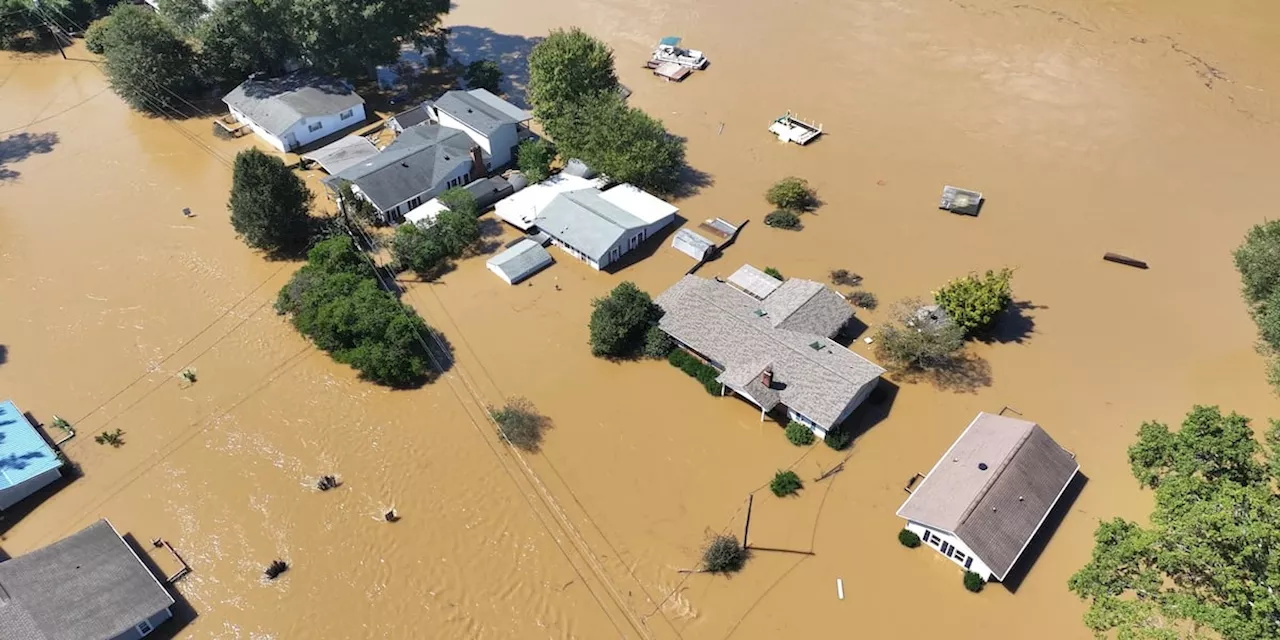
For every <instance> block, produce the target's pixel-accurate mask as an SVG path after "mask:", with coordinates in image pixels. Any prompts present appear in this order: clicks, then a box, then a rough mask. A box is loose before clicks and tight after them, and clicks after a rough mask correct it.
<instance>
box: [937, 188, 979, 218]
mask: <svg viewBox="0 0 1280 640" xmlns="http://www.w3.org/2000/svg"><path fill="white" fill-rule="evenodd" d="M938 208H939V209H945V210H947V211H950V212H951V213H960V214H964V215H967V216H976V215H978V210H979V209H981V208H982V192H981V191H970V190H969V189H961V188H960V187H953V186H951V185H946V186H945V187H943V189H942V200H941V201H940V202H939V203H938Z"/></svg>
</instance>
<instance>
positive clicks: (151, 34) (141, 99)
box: [95, 4, 200, 117]
mask: <svg viewBox="0 0 1280 640" xmlns="http://www.w3.org/2000/svg"><path fill="white" fill-rule="evenodd" d="M105 19H106V20H109V21H110V24H109V25H100V26H99V27H98V29H99V33H98V34H97V35H96V37H95V42H96V43H97V46H100V48H101V49H102V54H103V56H104V57H105V58H106V62H105V64H104V65H103V70H104V71H105V72H106V74H107V79H108V81H109V82H110V83H111V89H112V90H113V91H115V92H116V95H119V96H120V98H121V99H123V100H124V101H125V102H127V103H128V104H129V106H131V107H133V108H134V109H138V110H139V111H146V112H150V113H154V114H156V115H160V116H166V117H168V116H172V115H173V114H175V113H181V107H182V106H183V103H182V99H183V98H185V97H187V96H189V95H190V94H191V93H192V92H193V91H194V90H195V89H197V88H198V87H199V86H200V80H199V78H198V76H197V68H196V67H197V65H196V53H195V51H194V50H193V49H192V48H191V45H190V44H188V43H187V41H186V40H183V39H182V38H181V37H180V36H179V35H178V33H177V32H176V31H175V30H174V28H173V27H172V26H171V25H170V24H169V23H168V22H166V21H164V20H163V19H161V18H160V16H158V15H156V13H155V12H154V11H152V10H151V9H150V8H148V7H143V6H139V5H133V4H120V5H117V6H116V8H115V9H113V10H112V11H111V15H110V16H108V17H107V18H105Z"/></svg>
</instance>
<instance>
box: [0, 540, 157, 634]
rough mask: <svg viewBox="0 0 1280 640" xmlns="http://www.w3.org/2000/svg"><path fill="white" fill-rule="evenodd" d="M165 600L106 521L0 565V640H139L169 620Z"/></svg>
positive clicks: (145, 569) (152, 577) (134, 555)
mask: <svg viewBox="0 0 1280 640" xmlns="http://www.w3.org/2000/svg"><path fill="white" fill-rule="evenodd" d="M172 605H173V597H171V596H170V595H169V592H168V591H165V589H164V587H162V586H160V583H159V582H158V581H157V580H156V578H155V576H154V575H152V573H151V571H150V570H149V569H147V568H146V566H144V565H143V564H142V561H141V560H140V559H139V558H138V556H137V555H136V554H135V553H134V552H133V549H131V548H130V547H129V545H128V544H126V543H125V541H124V540H123V539H122V538H121V537H120V535H119V534H117V533H116V530H115V529H114V528H112V526H111V524H110V523H109V522H107V521H106V520H99V521H98V522H96V523H94V524H92V525H89V527H88V528H86V529H84V530H82V531H80V532H79V533H75V534H72V535H71V536H70V537H67V538H63V539H62V540H59V541H57V542H54V543H53V544H50V545H49V546H47V547H43V548H41V549H37V550H35V551H32V552H31V553H28V554H26V555H23V556H19V557H17V558H14V559H12V560H7V561H5V562H0V638H6V639H8V638H13V639H14V640H18V639H21V640H109V639H114V638H132V637H139V635H140V630H139V629H138V625H140V624H146V625H147V626H146V627H145V628H146V629H147V630H148V632H149V630H150V628H151V627H154V626H155V625H157V624H159V623H160V622H163V621H164V620H166V619H168V618H169V617H170V613H169V607H171V606H172Z"/></svg>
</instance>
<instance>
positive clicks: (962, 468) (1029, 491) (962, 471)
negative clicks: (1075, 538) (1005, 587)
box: [898, 412, 1080, 580]
mask: <svg viewBox="0 0 1280 640" xmlns="http://www.w3.org/2000/svg"><path fill="white" fill-rule="evenodd" d="M1079 472H1080V465H1079V464H1078V463H1077V462H1076V459H1075V456H1074V455H1072V454H1071V453H1070V452H1069V451H1067V450H1066V449H1063V448H1062V447H1061V446H1060V445H1059V444H1058V443H1057V442H1055V441H1054V440H1053V438H1051V437H1049V434H1047V433H1045V431H1044V429H1041V428H1040V425H1037V424H1035V423H1034V422H1028V421H1026V420H1019V419H1016V418H1009V417H1005V416H999V415H995V414H991V413H985V412H983V413H979V414H978V416H977V417H976V418H974V419H973V422H971V423H969V426H968V428H966V429H965V430H964V432H963V433H961V434H960V437H959V438H958V439H957V440H956V441H955V443H953V444H952V445H951V448H950V449H948V450H947V453H946V454H945V455H943V456H942V458H941V459H939V460H938V463H937V464H935V465H934V466H933V469H932V470H930V471H929V474H928V475H927V476H925V478H924V480H923V481H921V483H920V484H919V485H918V486H917V487H916V488H915V490H914V491H912V492H911V496H910V497H908V498H907V501H906V502H904V503H902V506H901V507H899V508H898V517H900V518H904V519H906V521H907V526H906V528H907V529H908V530H910V531H912V532H914V533H915V534H916V535H918V536H920V539H921V540H922V541H923V542H925V543H927V544H928V545H930V546H932V547H933V548H935V549H937V550H938V552H939V553H941V554H942V555H944V556H946V557H947V558H950V559H951V561H952V562H954V563H956V564H958V565H960V566H961V567H963V568H964V569H965V570H967V571H973V572H974V573H977V574H978V575H980V576H982V578H983V579H984V580H991V579H993V578H994V579H997V580H1004V579H1005V576H1007V575H1008V574H1009V571H1010V569H1012V568H1013V566H1014V565H1015V564H1016V563H1017V562H1018V558H1019V557H1021V556H1022V552H1023V551H1025V550H1026V548H1027V545H1028V544H1030V542H1031V539H1032V538H1034V537H1035V535H1036V532H1037V531H1039V530H1040V527H1041V526H1042V525H1043V524H1044V521H1045V519H1046V518H1048V516H1049V514H1050V512H1052V511H1053V508H1054V506H1055V505H1056V504H1057V503H1058V501H1059V499H1061V498H1062V495H1063V493H1065V492H1066V490H1067V487H1068V486H1070V484H1071V481H1072V479H1074V478H1075V476H1076V474H1077V473H1079Z"/></svg>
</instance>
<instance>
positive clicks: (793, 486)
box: [769, 471, 804, 498]
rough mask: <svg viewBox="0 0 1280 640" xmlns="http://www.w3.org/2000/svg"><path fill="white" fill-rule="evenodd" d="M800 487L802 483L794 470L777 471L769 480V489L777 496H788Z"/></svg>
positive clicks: (802, 485) (802, 486)
mask: <svg viewBox="0 0 1280 640" xmlns="http://www.w3.org/2000/svg"><path fill="white" fill-rule="evenodd" d="M802 488H804V483H803V482H801V481H800V476H798V475H796V472H794V471H779V472H777V473H775V474H773V480H770V481H769V490H770V491H772V492H773V495H775V496H778V497H779V498H782V497H785V496H789V495H791V494H793V493H795V492H797V491H799V490H800V489H802Z"/></svg>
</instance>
